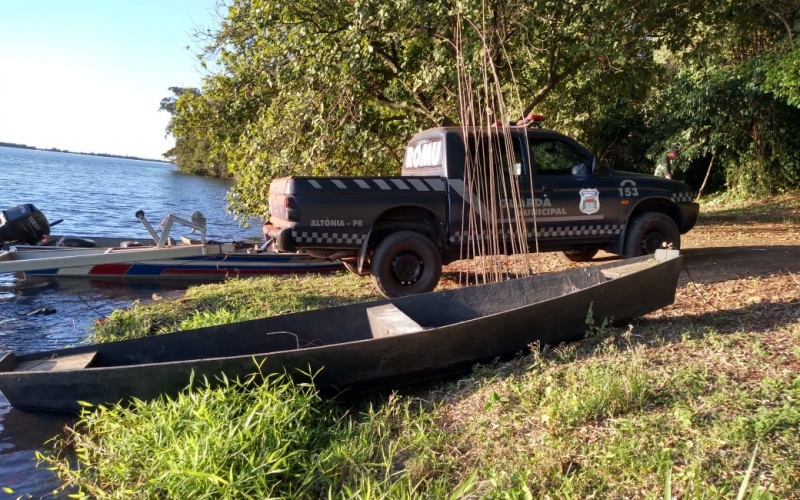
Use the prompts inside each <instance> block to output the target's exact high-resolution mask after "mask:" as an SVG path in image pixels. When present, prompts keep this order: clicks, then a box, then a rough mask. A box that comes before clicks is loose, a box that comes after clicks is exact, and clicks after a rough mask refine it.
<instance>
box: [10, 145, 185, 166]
mask: <svg viewBox="0 0 800 500" xmlns="http://www.w3.org/2000/svg"><path fill="white" fill-rule="evenodd" d="M0 147H2V148H16V149H32V150H35V151H49V152H51V153H68V154H72V155H87V156H101V157H103V158H122V159H124V160H137V161H154V162H157V163H170V162H168V161H166V160H156V159H153V158H142V157H140V156H125V155H113V154H109V153H83V152H80V151H69V150H67V149H58V148H47V149H45V148H37V147H35V146H28V145H27V144H15V143H13V142H0Z"/></svg>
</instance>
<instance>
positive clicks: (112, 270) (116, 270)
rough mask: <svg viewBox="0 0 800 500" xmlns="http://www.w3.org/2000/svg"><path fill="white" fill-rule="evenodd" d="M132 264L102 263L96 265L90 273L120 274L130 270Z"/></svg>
mask: <svg viewBox="0 0 800 500" xmlns="http://www.w3.org/2000/svg"><path fill="white" fill-rule="evenodd" d="M131 267H132V264H100V265H97V266H94V267H93V268H92V270H91V271H89V274H106V275H109V276H120V275H123V274H125V273H127V272H128V269H130V268H131Z"/></svg>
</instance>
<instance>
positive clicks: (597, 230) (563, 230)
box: [450, 224, 622, 242]
mask: <svg viewBox="0 0 800 500" xmlns="http://www.w3.org/2000/svg"><path fill="white" fill-rule="evenodd" d="M621 232H622V226H621V225H619V224H597V225H590V226H565V227H547V228H540V229H539V233H538V237H539V238H556V237H563V236H595V235H601V234H620V233H621ZM503 236H512V234H511V232H510V231H504V232H503ZM491 237H493V235H490V234H480V235H470V233H469V231H465V232H463V233H462V232H461V231H456V232H455V233H454V234H453V236H451V237H450V241H452V242H458V241H467V240H469V241H474V240H478V239H488V238H491ZM527 237H528V238H533V231H528V233H527Z"/></svg>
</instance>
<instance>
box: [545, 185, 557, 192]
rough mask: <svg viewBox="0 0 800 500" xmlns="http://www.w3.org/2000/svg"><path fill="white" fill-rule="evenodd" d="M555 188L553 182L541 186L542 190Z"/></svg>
mask: <svg viewBox="0 0 800 500" xmlns="http://www.w3.org/2000/svg"><path fill="white" fill-rule="evenodd" d="M555 189H556V185H555V184H547V185H544V186H542V191H553V190H555Z"/></svg>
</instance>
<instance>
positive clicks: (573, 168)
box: [530, 139, 592, 175]
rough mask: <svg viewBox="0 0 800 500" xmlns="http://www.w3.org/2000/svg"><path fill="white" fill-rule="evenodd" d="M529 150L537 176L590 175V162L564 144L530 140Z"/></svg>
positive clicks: (550, 140) (555, 141) (548, 140)
mask: <svg viewBox="0 0 800 500" xmlns="http://www.w3.org/2000/svg"><path fill="white" fill-rule="evenodd" d="M530 148H531V158H532V161H533V162H534V164H535V165H536V173H537V174H543V175H548V174H550V175H553V174H560V175H570V174H575V175H586V174H589V173H591V164H592V160H591V159H589V158H587V157H586V156H585V155H584V154H583V153H581V152H580V151H578V150H576V149H575V148H573V147H572V146H570V145H569V144H567V143H566V142H563V141H559V140H555V139H531V140H530Z"/></svg>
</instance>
